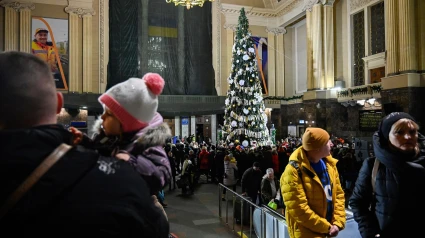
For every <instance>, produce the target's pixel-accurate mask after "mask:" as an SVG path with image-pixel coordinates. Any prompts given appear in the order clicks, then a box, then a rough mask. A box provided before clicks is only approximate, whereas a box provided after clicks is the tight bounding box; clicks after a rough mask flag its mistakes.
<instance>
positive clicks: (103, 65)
mask: <svg viewBox="0 0 425 238" xmlns="http://www.w3.org/2000/svg"><path fill="white" fill-rule="evenodd" d="M99 27H100V29H99V40H100V44H99V93H103V92H105V89H106V83H107V82H106V80H107V74H108V62H109V1H99Z"/></svg>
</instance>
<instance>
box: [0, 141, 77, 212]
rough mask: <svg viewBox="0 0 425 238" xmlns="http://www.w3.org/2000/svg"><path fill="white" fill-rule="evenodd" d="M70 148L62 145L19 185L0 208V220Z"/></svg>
mask: <svg viewBox="0 0 425 238" xmlns="http://www.w3.org/2000/svg"><path fill="white" fill-rule="evenodd" d="M71 148H72V146H69V145H67V144H64V143H62V144H61V145H59V146H58V147H57V148H56V149H55V150H54V151H53V152H52V153H51V154H50V155H49V156H48V157H46V159H44V160H43V162H41V164H40V165H38V167H37V168H36V169H35V170H34V171H33V172H32V173H31V174H30V175H29V176H28V177H27V178H26V179H25V180H24V182H22V183H21V185H19V187H18V188H17V189H16V190H15V191H14V192H13V193H12V194H11V195H10V196H9V198H8V199H7V200H6V202H5V203H4V204H3V205H2V206H1V208H0V219H2V218H3V217H4V216H5V215H6V214H7V212H8V211H9V210H11V209H12V208H13V207H14V206H15V205H16V203H18V201H19V200H20V199H21V198H22V197H23V196H24V195H25V193H27V192H28V190H30V189H31V188H32V186H34V184H36V183H37V182H38V180H40V178H41V177H42V176H43V175H44V174H45V173H46V172H47V171H49V169H50V168H51V167H52V166H53V165H54V164H55V163H56V162H58V161H59V159H60V158H62V156H64V155H65V154H66V152H68V151H69V150H70V149H71Z"/></svg>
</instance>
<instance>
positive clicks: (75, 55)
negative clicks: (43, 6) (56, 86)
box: [65, 8, 83, 93]
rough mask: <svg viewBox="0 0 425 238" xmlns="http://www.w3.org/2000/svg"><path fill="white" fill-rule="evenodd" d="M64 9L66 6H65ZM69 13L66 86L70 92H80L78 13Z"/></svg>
mask: <svg viewBox="0 0 425 238" xmlns="http://www.w3.org/2000/svg"><path fill="white" fill-rule="evenodd" d="M65 11H66V8H65ZM68 13H69V50H68V51H69V71H68V87H69V91H70V92H76V93H81V92H82V90H83V88H82V82H81V81H82V80H81V78H80V65H79V60H80V32H79V30H78V19H79V18H78V15H77V14H76V13H75V12H73V11H70V10H69V11H68Z"/></svg>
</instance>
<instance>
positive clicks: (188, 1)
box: [165, 0, 214, 10]
mask: <svg viewBox="0 0 425 238" xmlns="http://www.w3.org/2000/svg"><path fill="white" fill-rule="evenodd" d="M165 1H166V2H167V3H174V5H175V6H186V7H187V9H188V10H189V9H191V8H192V7H193V6H199V7H202V6H203V5H204V2H206V1H210V2H213V1H214V0H165Z"/></svg>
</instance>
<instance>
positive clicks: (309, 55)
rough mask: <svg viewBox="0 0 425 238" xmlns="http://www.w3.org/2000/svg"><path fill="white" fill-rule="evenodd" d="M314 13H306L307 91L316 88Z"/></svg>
mask: <svg viewBox="0 0 425 238" xmlns="http://www.w3.org/2000/svg"><path fill="white" fill-rule="evenodd" d="M312 25H313V19H312V13H311V10H308V9H307V11H306V30H307V90H312V89H313V88H314V83H313V43H312Z"/></svg>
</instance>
